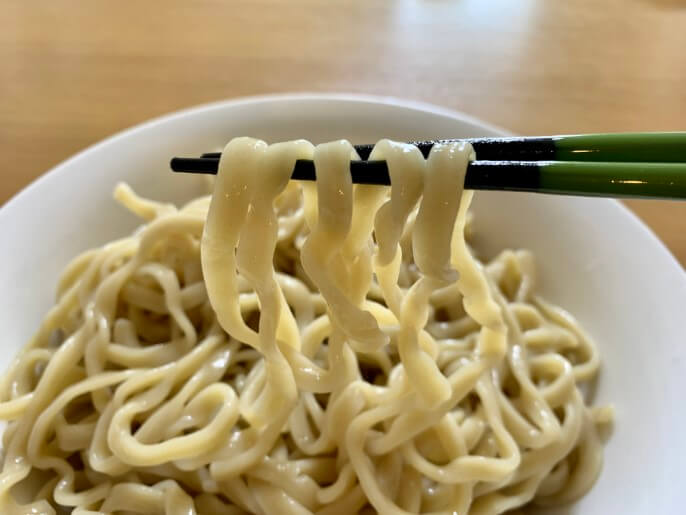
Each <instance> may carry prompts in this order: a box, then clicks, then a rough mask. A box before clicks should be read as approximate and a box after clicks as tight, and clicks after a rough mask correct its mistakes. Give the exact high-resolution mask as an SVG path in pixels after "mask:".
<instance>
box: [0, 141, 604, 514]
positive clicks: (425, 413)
mask: <svg viewBox="0 0 686 515" xmlns="http://www.w3.org/2000/svg"><path fill="white" fill-rule="evenodd" d="M358 158H359V157H358V156H357V155H356V153H355V151H354V148H353V147H352V146H351V145H350V143H348V142H347V141H336V142H332V143H326V144H323V145H318V146H316V147H315V146H313V145H311V144H310V143H309V142H306V141H295V142H290V143H279V144H274V145H267V144H266V143H264V142H262V141H258V140H254V139H250V138H237V139H234V140H232V141H231V142H229V144H228V145H227V146H226V148H225V149H224V152H223V154H222V159H221V162H220V169H219V173H218V176H217V178H216V183H215V187H214V192H213V194H212V197H211V199H210V198H209V197H204V198H199V199H196V200H194V201H192V202H190V203H189V204H187V205H186V206H184V207H183V208H181V209H177V208H175V207H174V206H171V205H168V204H161V203H157V202H153V201H150V200H146V199H143V198H140V197H138V196H137V195H136V194H135V193H134V192H133V191H132V190H131V189H130V188H129V187H128V186H126V185H120V186H118V187H117V190H116V191H115V198H116V199H117V200H118V201H119V202H121V203H122V204H123V205H124V206H126V207H127V208H128V209H129V210H130V211H132V212H133V213H135V214H137V215H138V216H140V217H141V218H143V219H144V220H145V224H144V225H142V226H141V227H140V228H139V229H138V230H137V231H136V232H135V233H134V234H133V235H131V236H129V237H126V238H123V239H121V240H117V241H114V242H111V243H108V244H107V245H105V246H104V247H102V248H99V249H94V250H90V251H88V252H86V253H84V254H82V255H81V256H79V257H77V258H76V259H75V260H74V261H72V263H71V264H70V265H69V266H68V267H67V268H66V269H65V271H64V274H63V276H62V278H61V280H60V282H59V285H58V293H57V302H56V304H55V306H54V307H53V308H52V309H51V310H50V311H49V312H48V314H47V315H46V317H45V319H44V320H43V322H42V324H41V326H40V328H39V330H38V332H37V333H36V335H35V336H34V338H33V339H32V340H31V341H30V342H29V344H28V345H26V346H25V347H24V349H23V350H22V351H21V353H20V354H19V356H18V357H17V358H16V359H15V361H14V362H13V364H12V365H11V367H10V369H9V371H8V372H7V373H6V374H5V375H4V376H3V377H2V380H1V381H0V395H1V397H0V401H1V402H0V418H2V419H4V420H6V421H7V427H6V429H5V431H4V433H3V460H2V472H1V473H0V512H2V513H3V514H8V515H12V514H23V513H28V512H31V513H49V514H55V513H63V512H69V511H71V512H73V513H81V514H85V513H140V514H148V513H150V514H154V513H158V514H170V515H172V514H173V515H177V514H178V515H180V514H194V513H197V514H214V513H227V514H238V513H246V512H247V513H260V514H276V513H284V514H307V513H315V514H321V515H327V514H339V513H340V514H348V513H357V512H367V513H369V512H379V513H384V514H395V515H399V514H403V513H419V512H421V513H503V512H505V511H508V510H512V509H515V508H518V507H523V506H527V505H529V504H537V505H542V506H548V505H555V504H560V503H565V502H569V501H572V500H574V499H577V498H578V497H580V496H582V495H583V494H584V493H585V492H586V491H587V490H588V489H589V488H590V487H591V486H592V484H593V482H594V481H595V479H596V478H597V476H598V474H599V472H600V468H601V462H602V448H601V442H600V438H599V432H598V426H599V425H602V424H603V423H606V422H607V421H608V420H609V419H610V418H611V412H610V411H609V410H608V408H605V409H604V410H603V411H598V410H597V409H595V408H591V407H589V406H588V404H587V400H586V398H587V394H588V389H589V388H590V387H591V386H592V383H593V380H594V378H595V376H596V375H597V372H598V369H599V357H598V353H597V351H596V348H595V345H594V344H593V342H592V340H591V339H590V338H589V336H588V335H587V334H586V333H585V332H584V331H583V329H582V328H581V327H579V325H578V324H577V323H576V322H575V321H574V319H573V318H572V317H571V315H569V314H568V313H566V312H564V311H563V310H562V309H560V308H558V307H556V306H553V305H551V304H549V303H547V302H546V301H544V300H542V299H540V298H539V297H538V296H536V295H535V294H534V287H535V270H534V263H533V257H532V255H531V254H530V253H528V252H527V251H522V250H517V251H512V250H505V251H503V252H502V253H501V254H500V255H498V256H497V257H496V258H495V259H493V260H492V261H490V262H487V263H482V262H481V261H479V260H478V259H477V258H476V257H475V256H474V254H473V253H472V250H471V249H470V247H469V244H468V242H467V239H466V233H467V230H466V229H467V227H468V225H469V223H470V222H469V215H468V209H469V204H470V202H471V199H472V195H473V193H472V192H470V191H465V192H463V184H464V173H465V170H466V168H467V164H468V162H469V160H471V159H474V154H473V150H472V148H471V146H470V145H469V144H467V143H459V142H458V143H446V144H436V145H435V146H434V148H433V149H432V151H431V153H430V155H429V157H428V158H427V159H424V158H423V156H422V155H421V154H420V152H419V150H418V149H417V148H416V147H414V146H412V145H408V144H404V143H396V142H392V141H388V140H382V141H380V142H379V143H377V145H376V146H375V148H374V150H373V152H372V155H371V156H370V158H371V159H383V160H386V161H387V163H388V166H389V173H390V176H391V182H392V184H393V187H392V188H390V189H389V188H384V187H380V186H367V185H353V184H352V182H351V178H350V173H349V162H350V160H351V159H358ZM298 159H312V160H314V163H315V168H316V173H317V181H316V183H310V184H298V183H294V182H290V181H289V178H290V174H291V171H292V169H293V166H294V163H295V161H296V160H298Z"/></svg>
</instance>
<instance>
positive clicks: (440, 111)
mask: <svg viewBox="0 0 686 515" xmlns="http://www.w3.org/2000/svg"><path fill="white" fill-rule="evenodd" d="M312 100H314V101H334V102H352V103H370V104H377V105H378V104H383V105H390V106H396V107H401V108H408V109H413V110H417V111H423V112H428V113H432V114H437V115H442V116H446V117H450V118H453V119H456V120H460V121H463V122H466V123H470V124H473V125H478V126H481V127H484V128H486V129H488V130H490V131H493V132H498V133H500V134H502V135H503V136H513V135H515V133H513V132H512V131H509V130H507V129H504V128H503V127H500V126H498V125H495V124H492V123H489V122H485V121H483V120H482V119H480V118H478V117H476V116H472V115H469V114H467V113H464V112H462V111H457V110H454V109H451V108H448V107H443V106H440V105H437V104H432V103H429V102H424V101H420V100H411V99H404V98H400V97H395V96H382V95H372V94H362V93H345V92H338V93H322V92H307V91H303V92H283V93H267V94H260V95H249V96H239V97H234V98H227V99H220V100H215V101H210V102H205V103H201V104H196V105H192V106H188V107H185V108H182V109H178V110H175V111H171V112H168V113H164V114H161V115H159V116H155V117H153V118H150V119H147V120H145V121H143V122H141V123H138V124H135V125H132V126H129V127H125V128H123V129H121V130H119V131H117V132H115V133H114V134H111V135H110V136H107V137H106V138H104V139H101V140H99V141H96V142H94V143H92V144H90V145H88V146H87V147H85V148H83V149H82V150H80V151H78V152H76V153H75V154H73V155H72V156H70V157H68V158H67V159H65V160H63V161H61V162H59V163H57V164H56V165H55V166H53V167H51V168H50V169H48V170H46V171H45V172H43V173H42V174H41V175H40V176H38V177H36V178H35V179H34V180H32V181H31V182H30V183H29V184H27V185H26V186H24V187H23V188H21V189H20V190H19V191H18V192H16V193H15V194H14V195H12V196H11V197H10V198H9V200H7V201H6V202H5V203H4V204H2V205H0V223H3V222H5V221H6V220H5V218H6V217H10V216H11V215H10V213H11V211H12V209H13V207H14V205H15V204H18V203H19V202H21V201H22V200H23V198H24V197H26V196H27V195H30V194H31V192H32V191H33V190H34V189H36V188H39V187H40V186H41V185H42V184H43V183H44V182H47V181H50V180H56V179H57V178H58V176H59V175H61V174H63V173H65V170H66V169H68V168H69V167H70V166H71V164H72V163H73V162H74V161H77V160H79V159H81V158H82V157H84V156H87V155H90V154H92V153H96V152H98V151H99V150H100V149H101V148H103V147H106V146H109V145H111V144H113V143H116V142H117V141H118V140H120V139H122V138H124V137H129V136H132V135H134V134H136V133H137V132H142V131H145V130H147V129H148V128H150V127H153V126H155V125H159V124H161V123H166V122H168V121H172V120H175V119H178V118H184V117H186V116H189V115H195V114H201V113H204V112H208V111H213V110H216V109H223V108H233V107H236V106H240V105H248V104H264V103H278V102H281V103H283V102H293V101H312ZM597 201H599V202H603V201H604V202H606V203H612V204H613V209H617V210H619V211H621V212H622V216H624V217H627V218H628V219H629V220H630V221H631V223H632V224H633V225H635V226H637V228H639V229H640V230H641V231H642V232H643V233H645V235H646V236H647V237H648V238H649V240H651V241H652V243H653V247H654V248H655V251H656V252H658V253H660V254H662V256H663V258H666V260H667V261H668V262H669V263H670V267H671V268H672V273H674V272H676V273H677V275H681V279H682V283H683V285H684V286H686V270H685V269H684V268H683V267H682V266H681V263H679V261H678V260H677V259H676V257H675V256H674V254H672V252H671V251H670V250H669V249H668V248H667V246H666V245H665V243H664V242H663V241H662V240H661V239H660V238H659V237H658V236H657V234H655V232H654V231H653V230H652V229H651V228H650V227H648V225H647V224H646V223H645V222H644V221H643V220H641V219H640V218H639V217H638V215H636V214H635V213H634V212H633V211H631V210H630V209H629V208H628V207H627V206H625V205H624V204H623V203H621V202H620V201H619V200H617V199H613V198H603V199H597Z"/></svg>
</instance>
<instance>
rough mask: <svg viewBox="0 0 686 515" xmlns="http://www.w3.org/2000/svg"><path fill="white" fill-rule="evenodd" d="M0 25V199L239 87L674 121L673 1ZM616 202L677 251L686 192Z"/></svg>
mask: <svg viewBox="0 0 686 515" xmlns="http://www.w3.org/2000/svg"><path fill="white" fill-rule="evenodd" d="M0 26H1V27H2V28H1V30H0V62H1V63H2V64H1V65H0V156H2V172H1V175H0V204H1V203H3V202H5V201H6V200H7V199H8V198H9V197H10V196H11V195H13V194H14V193H16V192H17V191H18V190H19V189H20V188H22V187H23V186H25V185H26V184H28V183H29V182H30V181H32V180H33V179H35V178H36V177H38V176H39V175H40V174H41V173H43V172H44V171H45V170H47V169H48V168H50V167H51V166H53V165H54V164H56V163H58V162H59V161H61V160H63V159H65V158H66V157H68V156H69V155H71V154H73V153H74V152H76V151H78V150H80V149H82V148H83V147H85V146H86V145H89V144H91V143H93V142H95V141H98V140H99V139H101V138H103V137H105V136H107V135H109V134H111V133H113V132H115V131H118V130H121V129H123V128H125V127H128V126H130V125H133V124H135V123H138V122H140V121H142V120H145V119H146V118H150V117H152V116H157V115H160V114H162V113H166V112H168V111H172V110H175V109H178V108H182V107H187V106H191V105H193V104H198V103H202V102H208V101H212V100H217V99H223V98H229V97H235V96H241V95H254V94H260V93H269V92H281V91H343V92H364V93H373V94H380V95H393V96H398V97H406V98H411V99H417V100H424V101H429V102H433V103H436V104H442V105H444V106H447V107H451V108H455V109H459V110H462V111H465V112H467V113H469V114H472V115H475V116H477V117H480V118H483V119H484V120H488V121H489V122H492V123H494V124H497V125H500V126H502V127H506V128H508V129H510V130H512V131H515V132H517V133H521V134H528V135H537V134H553V133H575V132H602V131H632V130H636V131H638V130H680V129H686V58H685V57H684V49H686V1H684V0H672V1H670V0H564V1H563V0H559V1H556V0H491V1H486V0H397V1H390V0H388V1H382V0H339V1H324V0H321V1H315V0H296V1H294V0H290V1H289V0H236V1H220V0H205V1H189V0H156V1H154V0H147V1H145V2H141V1H139V0H116V1H115V0H109V1H105V0H91V1H87V2H86V1H83V0H31V1H30V2H27V1H25V0H2V2H1V3H0ZM628 204H629V205H630V207H631V208H632V209H633V210H634V211H635V212H636V213H638V215H639V216H640V217H642V218H643V219H644V220H645V221H646V222H647V223H648V224H649V225H650V226H651V227H652V228H653V229H654V230H655V231H656V232H657V234H658V235H659V236H660V237H661V238H662V239H663V240H664V241H665V242H666V244H667V245H668V246H669V248H670V249H671V250H672V251H673V252H674V254H675V255H676V256H677V258H678V259H679V260H680V261H681V263H682V264H686V231H684V227H686V203H682V204H679V203H675V202H657V201H631V202H629V203H628Z"/></svg>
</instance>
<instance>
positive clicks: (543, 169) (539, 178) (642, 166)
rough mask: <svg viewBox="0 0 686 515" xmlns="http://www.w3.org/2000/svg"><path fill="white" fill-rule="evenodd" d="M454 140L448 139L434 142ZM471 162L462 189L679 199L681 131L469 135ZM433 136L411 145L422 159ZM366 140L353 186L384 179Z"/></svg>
mask: <svg viewBox="0 0 686 515" xmlns="http://www.w3.org/2000/svg"><path fill="white" fill-rule="evenodd" d="M439 141H455V140H439ZM465 141H469V142H470V143H471V144H472V146H473V147H474V150H475V152H476V156H477V160H476V161H473V162H471V163H470V164H469V167H468V168H467V174H466V177H465V188H467V189H475V190H504V191H529V192H538V193H555V194H562V195H586V196H608V197H649V198H674V199H686V132H656V133H620V134H588V135H571V136H551V137H534V138H517V137H514V138H513V137H509V138H470V139H466V140H465ZM437 142H438V141H420V142H413V143H414V144H415V145H416V146H417V147H418V148H419V149H420V150H421V152H422V154H424V156H425V157H426V156H427V155H428V154H429V152H430V151H431V147H432V146H433V145H434V144H435V143H437ZM372 148H373V145H356V146H355V149H356V150H357V152H358V154H359V155H360V158H361V160H360V161H351V163H350V173H351V176H352V180H353V182H354V183H357V184H380V185H388V184H390V177H389V175H388V167H387V166H386V162H385V161H367V158H368V157H369V154H370V152H371V150H372ZM220 157H221V155H220V154H219V153H207V154H203V155H202V156H201V157H199V158H183V157H175V158H173V159H172V160H171V163H170V165H171V169H172V170H173V171H175V172H187V173H204V174H213V173H216V172H217V168H218V165H219V159H220ZM292 178H293V179H296V180H315V179H316V176H315V169H314V163H313V162H312V161H308V160H299V161H297V162H296V165H295V167H294V170H293V175H292Z"/></svg>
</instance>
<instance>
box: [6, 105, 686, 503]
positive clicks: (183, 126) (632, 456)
mask: <svg viewBox="0 0 686 515" xmlns="http://www.w3.org/2000/svg"><path fill="white" fill-rule="evenodd" d="M501 134H503V132H502V131H501V130H500V129H497V128H495V127H492V126H489V125H487V124H484V123H482V122H480V121H478V120H474V119H472V118H469V117H467V116H464V115H462V114H459V113H455V112H452V111H447V110H445V109H440V108H437V107H433V106H428V105H425V104H417V103H408V102H405V101H398V100H395V99H388V98H372V97H360V96H351V95H281V96H268V97H257V98H247V99H240V100H235V101H228V102H219V103H215V104H210V105H206V106H201V107H198V108H194V109H190V110H186V111H182V112H179V113H175V114H171V115H169V116H165V117H162V118H158V119H156V120H153V121H150V122H148V123H145V124H143V125H140V126H138V127H134V128H132V129H129V130H127V131H124V132H122V133H120V134H118V135H116V136H113V137H111V138H109V139H107V140H105V141H103V142H102V143H99V144H97V145H95V146H93V147H90V148H89V149H87V150H85V151H83V152H81V153H80V154H77V155H76V156H74V157H73V158H71V159H69V160H67V161H66V162H64V163H62V164H61V165H59V166H57V167H56V168H54V169H53V170H52V171H50V172H49V173H48V174H46V175H44V176H43V177H41V178H40V179H39V180H37V181H36V182H34V183H33V184H32V185H31V186H29V187H28V188H27V189H25V190H24V191H22V192H21V193H20V194H18V195H17V196H16V197H15V198H13V199H12V200H11V201H9V202H8V203H7V204H6V205H5V206H3V207H2V208H1V209H0V245H1V248H2V253H1V254H0V284H1V285H2V291H1V292H0V327H1V328H2V345H3V348H2V356H0V368H1V369H5V368H6V367H7V366H8V364H9V362H10V360H11V359H12V357H13V356H14V355H15V354H16V353H17V351H18V350H19V348H20V347H21V346H22V345H24V343H25V342H26V341H27V340H28V338H29V337H30V336H31V334H32V333H33V331H34V330H35V329H36V327H37V326H38V323H39V321H40V319H41V317H42V316H43V314H44V313H45V312H46V310H47V309H48V307H49V306H50V304H51V302H52V300H53V292H54V289H55V284H56V280H57V277H58V274H59V272H60V270H61V269H62V267H63V266H64V265H65V264H66V263H67V262H68V260H69V259H70V258H71V257H73V256H75V255H76V254H78V253H79V252H81V251H83V250H84V249H86V248H88V247H92V246H95V245H100V244H102V243H104V242H106V241H108V240H111V239H113V238H116V237H119V236H122V235H124V234H126V233H127V232H129V231H130V230H132V229H133V228H134V226H135V224H136V221H135V220H134V218H133V217H132V216H130V215H128V214H126V213H124V211H123V210H122V209H121V208H119V207H118V206H117V205H116V204H115V203H114V201H113V200H112V199H111V198H112V197H111V194H112V189H113V188H114V185H115V184H116V183H117V182H118V181H127V182H129V183H130V184H131V185H132V186H133V187H134V188H135V189H136V190H137V191H138V192H140V193H142V194H143V195H147V196H150V197H154V198H159V199H164V200H172V201H176V202H178V201H182V200H184V199H187V198H189V197H191V196H193V195H195V194H197V193H198V192H199V191H200V189H199V181H198V178H197V177H191V176H183V175H178V174H177V175H172V174H171V173H170V171H169V168H168V162H169V158H170V157H172V156H174V155H180V156H182V155H189V156H190V155H196V154H199V153H201V152H205V151H209V150H213V149H219V148H221V147H222V146H223V145H224V143H225V142H226V141H227V140H229V139H230V138H232V137H234V136H239V135H251V136H255V137H259V138H263V139H266V140H268V141H275V140H284V139H292V138H295V137H303V138H308V139H311V140H312V141H314V142H320V141H324V140H331V139H337V138H349V139H351V140H352V141H353V142H354V143H362V142H375V141H376V140H378V139H379V138H381V137H390V138H394V139H399V140H409V139H430V138H441V137H443V138H448V137H453V138H456V137H457V138H459V137H467V136H486V135H490V136H495V135H501ZM474 209H475V213H476V227H477V231H478V233H479V234H480V235H481V237H480V241H481V242H483V243H484V245H485V246H486V248H487V249H488V251H489V252H495V251H496V250H498V249H501V248H503V247H521V248H529V249H531V250H533V251H534V252H535V254H536V256H537V258H538V264H539V271H540V277H541V292H542V293H543V294H544V295H545V296H547V297H548V298H549V299H550V300H552V301H554V302H556V303H558V304H560V305H562V306H563V307H565V308H567V309H569V310H570V311H571V312H572V313H574V314H575V315H576V316H577V317H578V319H579V320H580V321H581V323H582V324H583V325H584V326H585V327H586V328H587V329H588V330H589V331H590V333H591V334H592V335H593V336H594V337H595V339H596V340H597V341H598V342H599V345H600V349H601V352H602V357H603V360H604V368H603V370H602V376H601V380H600V384H599V388H598V395H597V400H598V401H599V402H608V401H611V402H613V403H614V404H615V406H616V413H617V418H616V428H615V431H614V434H613V436H612V437H611V439H610V441H609V443H608V444H607V447H606V451H605V466H604V470H603V472H602V475H601V477H600V479H599V480H598V483H597V484H596V485H595V487H594V488H593V490H592V491H591V492H590V493H589V494H588V495H587V496H586V497H585V498H584V499H582V500H581V501H580V502H579V503H577V504H576V505H575V506H573V507H571V508H568V509H565V512H569V513H584V514H589V513H593V514H595V513H598V514H600V513H603V514H604V513H677V512H679V513H683V509H684V506H686V488H683V487H681V486H679V485H680V483H681V481H682V480H683V478H684V477H686V410H685V409H684V394H685V393H686V361H685V360H686V338H685V337H684V332H685V331H684V320H685V319H686V313H685V311H684V310H685V309H686V275H685V274H684V271H683V269H682V268H681V267H680V266H679V265H678V264H677V262H676V260H675V259H674V258H673V257H672V256H671V255H670V253H669V252H668V251H667V250H666V249H665V247H664V246H663V245H662V243H660V241H658V239H657V238H656V237H655V236H654V235H653V234H652V233H651V232H650V231H649V230H648V229H647V228H646V227H645V226H644V225H643V224H642V223H641V222H640V221H639V220H638V219H637V218H636V217H635V216H634V215H632V214H631V213H630V212H629V211H628V210H627V209H626V208H624V207H623V206H622V205H621V204H619V203H618V202H616V201H613V200H602V199H586V198H564V197H554V196H545V195H535V194H517V193H493V192H491V193H479V194H478V195H477V198H476V201H475V205H474Z"/></svg>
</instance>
